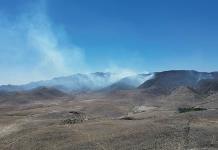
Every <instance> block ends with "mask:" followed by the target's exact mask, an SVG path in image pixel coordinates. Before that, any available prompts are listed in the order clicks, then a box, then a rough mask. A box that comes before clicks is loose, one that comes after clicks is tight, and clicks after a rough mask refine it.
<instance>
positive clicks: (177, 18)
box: [0, 0, 218, 84]
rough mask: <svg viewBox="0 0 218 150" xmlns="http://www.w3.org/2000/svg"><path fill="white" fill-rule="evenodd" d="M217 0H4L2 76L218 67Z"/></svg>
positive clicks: (2, 80)
mask: <svg viewBox="0 0 218 150" xmlns="http://www.w3.org/2000/svg"><path fill="white" fill-rule="evenodd" d="M217 6H218V1H217V0H164V1H163V0H125V1H124V0H13V1H9V0H0V84H22V83H27V82H30V81H37V80H46V79H51V78H53V77H58V76H67V75H71V74H74V73H89V72H96V71H104V72H122V73H126V74H128V73H129V74H131V73H141V72H157V71H164V70H181V69H184V70H198V71H207V72H211V71H217V70H218V63H217V56H218V9H217Z"/></svg>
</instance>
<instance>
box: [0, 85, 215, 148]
mask: <svg viewBox="0 0 218 150" xmlns="http://www.w3.org/2000/svg"><path fill="white" fill-rule="evenodd" d="M0 149H1V150H74V149H75V150H78V149H81V150H92V149H93V150H118V149H119V150H153V149H154V150H157V149H158V150H159V149H161V150H177V149H178V150H188V149H190V150H191V149H192V150H206V149H208V150H216V149H218V92H216V91H215V90H214V91H213V92H210V93H208V92H207V94H205V93H204V94H202V92H201V93H199V92H198V91H195V90H194V89H192V88H189V87H187V86H178V87H176V88H174V89H173V90H170V92H163V90H160V89H157V88H136V89H131V90H115V91H106V92H104V91H96V92H80V93H64V92H61V91H59V90H56V89H53V88H38V89H34V90H32V91H28V92H1V93H0Z"/></svg>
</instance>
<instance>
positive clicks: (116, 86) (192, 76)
mask: <svg viewBox="0 0 218 150" xmlns="http://www.w3.org/2000/svg"><path fill="white" fill-rule="evenodd" d="M181 86H182V87H189V88H192V89H195V90H197V91H199V92H201V93H208V92H210V91H214V90H215V91H217V90H218V72H210V73H209V72H198V71H193V70H171V71H163V72H155V73H149V74H136V75H132V76H119V75H118V74H115V73H109V72H106V73H104V72H96V73H90V74H74V75H71V76H66V77H58V78H54V79H51V80H46V81H38V82H31V83H28V84H24V85H2V86H0V91H7V92H8V91H10V92H13V91H28V90H33V89H36V88H40V87H46V88H53V89H57V90H60V91H62V92H85V91H115V90H132V89H137V88H138V89H146V90H153V91H155V92H156V93H157V92H159V93H170V92H171V91H173V90H174V89H176V88H178V87H181Z"/></svg>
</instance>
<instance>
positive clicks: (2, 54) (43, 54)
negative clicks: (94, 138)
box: [0, 1, 136, 85]
mask: <svg viewBox="0 0 218 150" xmlns="http://www.w3.org/2000/svg"><path fill="white" fill-rule="evenodd" d="M0 17H1V20H0V41H1V44H0V69H1V74H0V79H1V80H0V85H1V84H23V83H28V82H31V81H38V80H47V79H51V78H53V77H58V76H67V75H71V74H74V73H88V72H95V71H96V70H92V69H90V68H91V67H89V66H88V65H87V63H86V59H85V51H84V50H82V49H81V48H79V47H77V46H75V45H73V44H72V41H71V40H70V37H69V36H68V35H67V33H66V32H65V31H64V29H63V28H61V27H59V26H57V25H54V24H52V21H50V19H49V17H48V15H47V14H46V3H45V1H40V2H38V3H32V4H30V5H28V6H27V7H25V9H24V10H22V11H21V13H19V14H17V16H9V15H7V13H4V12H0ZM102 71H105V72H116V73H117V76H116V77H115V78H118V79H120V78H122V77H125V76H130V75H135V74H136V72H135V71H132V70H129V69H123V68H120V67H117V66H116V65H113V67H111V66H109V67H108V68H106V69H105V70H102Z"/></svg>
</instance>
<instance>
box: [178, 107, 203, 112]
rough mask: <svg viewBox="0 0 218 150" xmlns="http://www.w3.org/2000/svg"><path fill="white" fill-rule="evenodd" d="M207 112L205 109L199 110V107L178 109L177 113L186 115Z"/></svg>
mask: <svg viewBox="0 0 218 150" xmlns="http://www.w3.org/2000/svg"><path fill="white" fill-rule="evenodd" d="M204 110H207V109H206V108H199V107H180V108H178V112H179V113H186V112H192V111H204Z"/></svg>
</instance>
